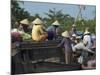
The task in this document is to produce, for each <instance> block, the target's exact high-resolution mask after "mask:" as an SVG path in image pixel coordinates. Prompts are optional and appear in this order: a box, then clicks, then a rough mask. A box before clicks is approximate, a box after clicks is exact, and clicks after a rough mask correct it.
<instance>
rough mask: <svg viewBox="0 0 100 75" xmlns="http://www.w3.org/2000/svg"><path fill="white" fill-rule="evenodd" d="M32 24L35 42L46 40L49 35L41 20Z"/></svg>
mask: <svg viewBox="0 0 100 75" xmlns="http://www.w3.org/2000/svg"><path fill="white" fill-rule="evenodd" d="M32 23H33V29H32V39H33V40H35V41H43V40H46V39H47V36H48V35H47V33H46V32H45V30H44V26H43V25H44V24H43V22H42V21H41V20H40V19H39V18H36V19H35V20H34V21H33V22H32Z"/></svg>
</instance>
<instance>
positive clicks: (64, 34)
mask: <svg viewBox="0 0 100 75" xmlns="http://www.w3.org/2000/svg"><path fill="white" fill-rule="evenodd" d="M62 36H63V37H70V36H69V33H68V31H65V32H63V33H62Z"/></svg>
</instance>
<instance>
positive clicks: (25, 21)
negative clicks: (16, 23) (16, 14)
mask: <svg viewBox="0 0 100 75" xmlns="http://www.w3.org/2000/svg"><path fill="white" fill-rule="evenodd" d="M20 23H21V24H25V25H29V21H28V19H24V20H22V21H20Z"/></svg>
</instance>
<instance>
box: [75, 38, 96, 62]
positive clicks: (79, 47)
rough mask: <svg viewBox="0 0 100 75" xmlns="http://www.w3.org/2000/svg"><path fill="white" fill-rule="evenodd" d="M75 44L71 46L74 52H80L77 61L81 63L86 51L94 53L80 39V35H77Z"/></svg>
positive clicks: (86, 56) (85, 57)
mask: <svg viewBox="0 0 100 75" xmlns="http://www.w3.org/2000/svg"><path fill="white" fill-rule="evenodd" d="M76 38H77V44H76V45H75V46H74V47H73V51H74V52H76V53H77V52H80V57H79V59H78V62H79V63H83V62H84V61H85V60H86V59H87V58H88V52H90V53H95V52H94V51H92V50H90V49H88V48H87V47H86V45H85V43H84V42H83V41H82V39H81V37H80V36H77V37H76Z"/></svg>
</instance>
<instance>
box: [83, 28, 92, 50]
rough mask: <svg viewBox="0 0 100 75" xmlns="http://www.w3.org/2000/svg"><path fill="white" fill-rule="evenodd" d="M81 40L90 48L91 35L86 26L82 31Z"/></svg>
mask: <svg viewBox="0 0 100 75" xmlns="http://www.w3.org/2000/svg"><path fill="white" fill-rule="evenodd" d="M83 42H84V43H85V45H86V47H87V48H89V49H91V47H92V37H91V33H90V32H89V28H88V27H87V28H86V30H85V32H84V36H83Z"/></svg>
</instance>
